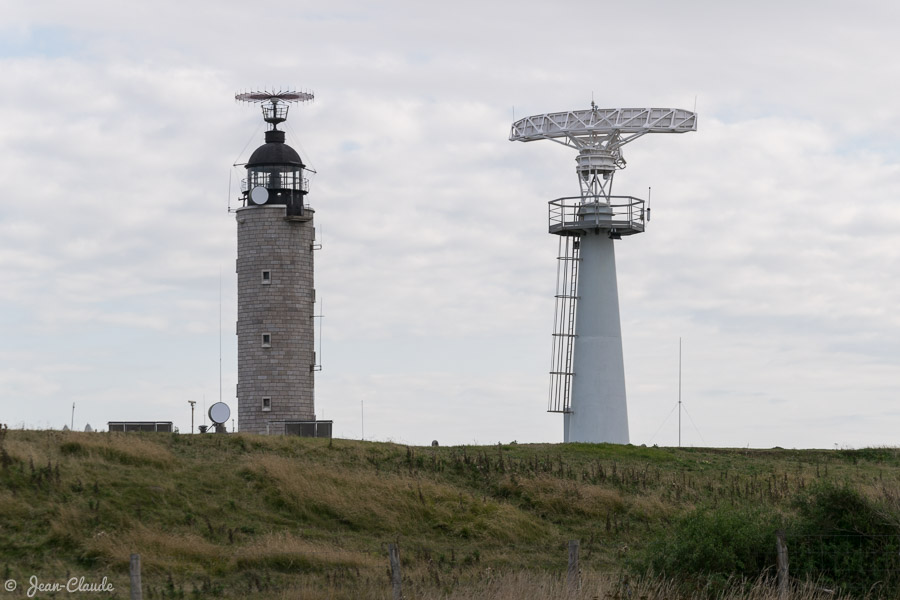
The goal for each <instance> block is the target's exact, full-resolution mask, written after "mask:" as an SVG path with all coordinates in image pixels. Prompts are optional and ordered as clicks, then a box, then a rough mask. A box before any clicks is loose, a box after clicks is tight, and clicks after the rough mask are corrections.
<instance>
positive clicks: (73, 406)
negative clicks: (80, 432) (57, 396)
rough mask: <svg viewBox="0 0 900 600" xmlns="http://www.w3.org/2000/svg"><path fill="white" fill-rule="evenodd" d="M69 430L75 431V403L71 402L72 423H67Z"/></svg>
mask: <svg viewBox="0 0 900 600" xmlns="http://www.w3.org/2000/svg"><path fill="white" fill-rule="evenodd" d="M69 429H70V430H71V431H75V403H74V402H73V403H72V423H71V424H70V425H69Z"/></svg>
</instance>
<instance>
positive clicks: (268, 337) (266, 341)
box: [262, 333, 272, 348]
mask: <svg viewBox="0 0 900 600" xmlns="http://www.w3.org/2000/svg"><path fill="white" fill-rule="evenodd" d="M262 347H263V348H271V347H272V334H271V333H264V334H262Z"/></svg>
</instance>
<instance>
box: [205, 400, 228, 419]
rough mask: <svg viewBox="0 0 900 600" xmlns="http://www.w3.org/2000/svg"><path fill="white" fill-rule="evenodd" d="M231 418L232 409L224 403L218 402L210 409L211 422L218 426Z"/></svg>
mask: <svg viewBox="0 0 900 600" xmlns="http://www.w3.org/2000/svg"><path fill="white" fill-rule="evenodd" d="M230 417H231V409H230V408H228V405H227V404H225V403H224V402H216V403H215V404H213V405H212V406H210V407H209V420H210V421H212V422H213V423H215V424H216V425H221V424H222V423H225V422H226V421H228V419H229V418H230Z"/></svg>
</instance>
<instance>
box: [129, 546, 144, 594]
mask: <svg viewBox="0 0 900 600" xmlns="http://www.w3.org/2000/svg"><path fill="white" fill-rule="evenodd" d="M128 570H129V572H130V574H131V600H143V598H144V592H143V591H142V590H141V555H140V554H132V555H131V564H130V565H129V569H128Z"/></svg>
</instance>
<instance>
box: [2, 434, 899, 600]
mask: <svg viewBox="0 0 900 600" xmlns="http://www.w3.org/2000/svg"><path fill="white" fill-rule="evenodd" d="M0 467H2V470H0V569H3V571H4V573H3V574H4V580H9V579H13V580H16V581H17V582H18V589H17V590H16V592H14V593H11V594H7V597H17V596H19V597H25V591H26V589H27V587H28V580H29V578H30V577H31V576H32V575H36V576H37V577H38V578H39V579H40V580H41V581H46V582H53V581H63V582H65V581H66V580H67V579H68V578H69V577H73V576H76V577H81V576H84V577H85V579H86V580H87V581H89V582H90V581H97V582H99V581H100V580H102V578H103V577H107V578H108V580H109V582H110V583H111V584H112V585H113V586H114V587H115V592H106V593H93V594H90V595H89V596H90V597H94V598H96V597H118V598H127V597H128V565H129V557H130V555H131V553H133V552H136V553H139V554H140V555H141V558H142V565H143V569H142V571H143V582H144V589H145V592H144V597H145V598H176V597H186V598H191V597H233V598H239V597H245V596H247V595H251V594H252V595H253V596H254V597H257V598H306V597H308V598H319V597H326V598H328V597H333V598H390V597H391V588H390V582H389V569H388V558H387V544H388V543H397V544H399V547H400V552H401V560H402V565H403V575H404V592H405V595H406V597H408V598H418V597H422V598H426V597H427V598H437V597H442V595H452V597H466V598H468V597H472V598H475V597H479V598H486V597H496V598H505V597H510V598H512V597H524V596H522V593H523V590H536V591H535V592H534V595H533V596H531V597H535V598H539V597H540V598H543V597H551V596H556V595H558V594H561V593H562V591H561V590H563V589H564V588H562V587H559V586H561V585H563V583H564V580H565V571H566V560H567V550H566V544H567V541H568V540H574V539H577V540H580V542H581V550H580V566H581V570H582V577H583V580H584V582H585V583H584V585H583V586H582V591H581V592H580V593H581V596H582V597H584V598H594V597H597V598H601V597H611V598H614V597H618V596H625V595H628V593H629V592H631V591H633V590H639V591H640V590H643V591H640V595H643V596H644V597H647V598H655V597H667V598H675V597H678V594H679V593H684V594H686V595H689V594H690V593H694V592H696V590H702V589H706V590H710V589H713V588H710V582H711V581H718V585H719V587H718V588H715V589H726V588H728V586H729V585H730V584H728V583H727V582H726V584H722V578H723V577H727V575H738V576H753V574H754V573H756V574H758V573H759V572H760V571H761V570H762V569H764V568H765V567H766V566H774V553H775V539H774V529H775V528H776V527H787V528H788V529H789V530H791V531H796V532H798V535H799V534H800V533H803V532H805V533H815V534H817V535H819V534H822V533H835V532H845V533H850V534H853V535H855V536H857V537H859V536H866V535H867V536H869V538H870V539H876V540H882V539H896V534H898V533H900V528H898V527H897V524H898V523H900V500H898V498H900V452H898V451H897V450H893V449H864V450H821V451H819V450H805V451H796V450H782V449H774V450H737V449H735V450H722V449H692V448H683V449H675V448H656V447H653V448H647V447H635V446H614V445H605V444H600V445H589V444H570V445H549V444H536V445H533V444H529V445H525V444H509V445H496V446H458V447H425V448H420V447H407V446H402V445H396V444H389V443H373V442H359V441H351V440H321V439H300V438H293V437H274V436H273V437H265V436H252V435H243V434H238V435H194V436H191V435H178V434H121V433H76V432H59V431H8V432H6V434H5V435H4V436H3V438H2V440H0ZM842 494H843V495H842ZM854 503H855V504H854ZM841 515H844V516H846V517H847V518H851V517H852V518H853V519H856V521H853V522H852V523H851V522H847V523H844V522H841V518H842V517H841ZM854 515H855V516H854ZM851 520H852V519H851ZM867 527H868V529H866V528H867ZM811 528H812V529H811ZM829 528H830V529H829ZM860 528H863V529H865V531H859V530H860ZM813 529H814V530H813ZM854 530H856V531H855V533H854ZM885 534H889V535H892V536H893V538H882V537H879V536H883V535H885ZM717 536H719V537H717ZM857 537H854V538H853V540H857ZM869 538H867V539H869ZM799 539H800V538H797V540H799ZM829 539H831V538H829ZM841 539H843V538H841ZM848 539H849V538H848ZM857 541H858V540H857ZM798 543H799V542H798ZM854 543H856V542H854ZM891 543H893V542H891ZM732 546H733V547H732ZM870 547H871V545H870V546H866V548H870ZM886 548H887V549H886ZM881 549H882V550H884V551H885V552H888V551H890V548H889V547H886V546H884V544H882V546H881ZM845 550H846V548H845ZM868 551H869V550H866V552H868ZM704 552H705V553H706V554H705V555H704V554H703V553H704ZM729 552H731V553H732V554H733V555H734V556H733V557H730V556H731V555H729V554H728V553H729ZM836 552H837V551H836ZM840 552H844V550H840ZM895 554H896V552H895ZM795 556H796V557H797V558H795V559H792V565H794V562H795V560H799V561H800V562H798V563H797V564H798V566H799V567H800V568H803V564H805V563H803V561H804V560H805V559H804V558H803V556H801V555H798V554H795ZM729 560H730V561H731V562H729ZM868 560H871V559H868ZM667 561H668V562H667ZM691 561H694V562H691ZM719 563H721V565H720V564H719ZM710 565H712V566H710ZM729 565H731V566H729ZM705 566H707V567H709V568H706V567H705ZM648 569H653V570H655V571H656V572H657V573H658V574H659V575H658V576H656V577H651V578H648V579H641V578H639V575H640V574H642V573H646V572H647V570H648ZM729 569H731V570H732V571H734V572H731V571H729ZM715 578H719V579H718V580H716V579H715ZM641 586H643V587H641ZM691 586H693V587H691ZM764 587H765V586H764ZM729 589H730V588H729ZM679 590H681V592H679ZM685 590H687V591H685ZM692 590H693V591H692ZM765 590H768V588H767V587H765ZM529 593H530V592H529ZM753 593H756V594H757V596H758V597H760V598H762V597H764V596H765V594H764V593H763V592H762V591H759V590H757V591H756V592H752V593H751V596H752V594H753ZM766 593H767V592H766ZM759 594H763V595H759ZM76 595H77V594H76ZM39 596H40V595H39ZM53 596H54V595H53V594H52V593H48V594H47V595H46V596H45V597H53ZM72 596H73V595H72V594H69V593H66V592H65V591H62V592H59V593H57V594H56V597H72ZM85 596H88V594H85ZM751 596H747V597H751ZM757 596H752V597H757ZM814 596H815V594H814V593H813V595H811V596H809V597H810V598H811V597H814ZM742 597H743V596H742ZM823 597H833V596H823Z"/></svg>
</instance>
